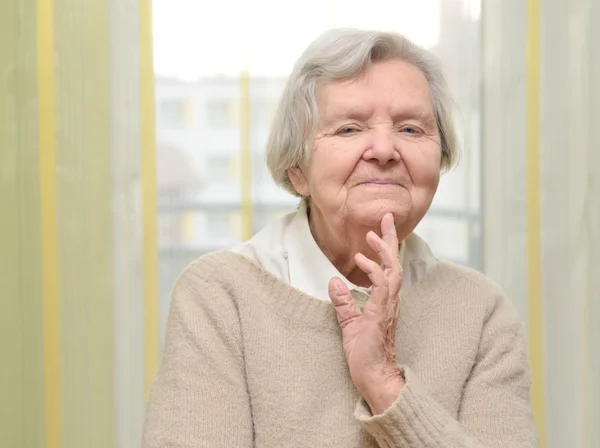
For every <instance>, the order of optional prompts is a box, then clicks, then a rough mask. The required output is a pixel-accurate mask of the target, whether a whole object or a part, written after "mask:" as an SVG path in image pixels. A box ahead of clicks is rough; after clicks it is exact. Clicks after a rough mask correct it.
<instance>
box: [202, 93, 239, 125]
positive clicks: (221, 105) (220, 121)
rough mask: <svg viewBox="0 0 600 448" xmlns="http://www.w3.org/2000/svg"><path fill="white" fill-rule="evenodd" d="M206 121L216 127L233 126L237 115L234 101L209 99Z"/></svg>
mask: <svg viewBox="0 0 600 448" xmlns="http://www.w3.org/2000/svg"><path fill="white" fill-rule="evenodd" d="M205 115H206V123H207V124H208V126H214V127H216V128H229V127H232V126H233V117H234V116H235V113H234V110H233V107H232V103H231V101H229V100H222V99H219V100H214V99H213V100H208V101H207V102H206V108H205Z"/></svg>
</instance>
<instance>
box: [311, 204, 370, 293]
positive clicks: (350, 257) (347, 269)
mask: <svg viewBox="0 0 600 448" xmlns="http://www.w3.org/2000/svg"><path fill="white" fill-rule="evenodd" d="M307 216H308V221H309V225H310V231H311V233H312V236H313V238H314V240H315V242H316V243H317V245H318V246H319V248H320V249H321V250H322V251H323V253H324V254H325V256H326V257H327V258H328V259H329V261H331V263H332V264H333V265H334V266H335V267H336V269H337V270H338V271H339V272H340V273H341V274H342V275H343V276H344V277H346V278H347V279H348V280H349V281H350V282H352V283H353V284H355V285H357V286H365V287H367V286H371V280H369V277H368V276H367V274H365V273H364V272H363V271H362V270H361V269H360V268H358V267H357V266H356V262H355V261H354V256H355V255H356V254H357V253H358V252H360V253H362V254H363V255H365V256H366V257H368V258H370V259H372V260H374V261H376V262H377V263H379V257H378V255H377V253H376V252H375V251H373V249H371V247H370V246H369V245H368V244H367V240H366V236H367V233H368V232H369V231H370V230H372V231H374V232H375V233H377V234H378V235H380V234H381V229H378V228H370V227H364V226H360V225H358V224H356V223H352V222H349V221H348V220H347V219H340V218H338V217H334V218H333V219H325V217H324V216H323V214H322V213H320V211H319V210H310V208H309V207H307Z"/></svg>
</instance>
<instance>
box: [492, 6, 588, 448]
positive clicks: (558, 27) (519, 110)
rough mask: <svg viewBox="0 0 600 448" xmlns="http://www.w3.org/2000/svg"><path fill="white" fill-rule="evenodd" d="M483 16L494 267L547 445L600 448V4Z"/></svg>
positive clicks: (495, 9)
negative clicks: (521, 327) (514, 316)
mask: <svg viewBox="0 0 600 448" xmlns="http://www.w3.org/2000/svg"><path fill="white" fill-rule="evenodd" d="M483 17H484V20H483V25H484V27H483V30H484V31H483V34H484V36H483V40H484V52H483V54H484V117H485V122H484V171H483V173H484V191H485V195H484V235H485V238H484V254H485V262H484V268H485V271H486V272H487V273H488V274H489V275H490V276H491V277H492V278H494V279H495V280H497V281H498V282H500V283H501V284H502V286H503V287H504V288H505V289H506V290H507V292H508V293H509V296H510V297H511V298H512V299H513V301H514V302H515V304H516V305H517V306H518V307H519V309H520V310H521V311H522V314H523V315H524V316H527V317H528V318H527V321H528V327H529V339H530V355H531V361H532V368H533V381H534V393H533V398H534V405H535V410H536V414H537V417H538V422H539V424H540V430H541V433H542V435H543V439H544V441H545V444H544V445H543V446H547V447H552V448H554V447H556V448H559V447H565V446H573V447H596V446H600V432H599V431H600V424H599V422H600V409H599V406H600V388H599V386H600V383H599V378H600V351H599V350H598V347H599V346H600V333H599V331H598V327H599V324H600V283H599V281H598V275H597V274H598V272H600V258H599V255H598V254H599V252H600V189H599V188H600V184H599V182H598V175H597V173H598V171H599V170H600V147H599V146H598V138H599V137H600V134H599V129H598V125H597V124H598V123H600V121H599V120H600V115H599V114H600V89H599V88H598V86H597V82H595V80H597V79H600V78H599V76H600V34H599V33H598V27H599V25H600V5H599V4H598V2H595V1H593V0H577V1H566V0H564V1H555V2H550V1H541V2H537V1H531V0H530V1H528V2H521V1H502V2H500V1H490V2H486V3H485V8H484V10H483ZM508 27H510V28H511V32H510V33H506V29H507V28H508Z"/></svg>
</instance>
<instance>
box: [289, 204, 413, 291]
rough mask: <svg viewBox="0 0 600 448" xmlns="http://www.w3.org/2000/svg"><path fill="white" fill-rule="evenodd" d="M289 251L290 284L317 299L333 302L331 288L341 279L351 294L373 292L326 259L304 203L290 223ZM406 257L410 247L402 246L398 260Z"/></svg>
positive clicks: (401, 260)
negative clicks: (310, 223)
mask: <svg viewBox="0 0 600 448" xmlns="http://www.w3.org/2000/svg"><path fill="white" fill-rule="evenodd" d="M284 239H285V241H284V246H285V247H286V249H287V259H288V267H289V276H290V285H291V286H293V287H294V288H296V289H299V290H301V291H304V292H306V293H308V294H310V295H312V296H314V297H317V298H320V299H324V300H329V292H328V285H329V280H330V279H331V278H332V277H338V278H340V279H341V280H342V281H343V282H344V283H345V284H346V286H348V289H350V291H365V290H366V291H369V290H370V288H361V287H359V286H356V285H354V284H353V283H352V282H350V281H349V280H348V279H347V278H346V277H345V276H343V275H342V274H341V273H340V272H339V271H338V270H337V268H336V267H335V266H334V265H333V263H331V261H329V259H328V258H327V257H326V256H325V254H324V253H323V251H322V250H321V248H320V247H319V246H318V245H317V243H316V241H315V239H314V238H313V236H312V232H311V231H310V226H309V223H308V217H307V214H306V206H305V205H304V203H303V204H302V205H301V206H300V207H299V209H298V212H297V213H296V215H295V216H294V218H293V219H292V221H291V222H290V224H289V226H288V229H287V232H286V233H285V236H284ZM405 256H406V244H404V243H402V244H401V246H400V251H399V254H398V258H399V260H400V263H401V264H403V260H404V258H405Z"/></svg>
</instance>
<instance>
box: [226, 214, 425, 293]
mask: <svg viewBox="0 0 600 448" xmlns="http://www.w3.org/2000/svg"><path fill="white" fill-rule="evenodd" d="M230 250H231V251H233V252H236V253H239V254H241V255H244V256H246V257H248V258H250V259H251V260H253V261H254V262H255V263H257V264H259V265H260V266H262V267H263V268H264V269H266V270H267V271H269V272H271V273H272V274H273V275H275V276H276V277H278V278H279V279H281V280H283V281H284V282H286V283H288V284H290V285H291V286H293V287H294V288H296V289H299V290H300V291H302V292H305V293H306V294H309V295H311V296H313V297H316V298H319V299H321V300H326V301H329V300H330V299H329V292H328V285H329V280H330V279H331V278H333V277H338V278H340V279H341V280H342V281H343V282H344V283H346V285H347V286H348V289H350V291H351V293H352V296H353V297H354V298H355V299H356V300H358V301H360V302H364V301H365V300H367V299H368V298H369V296H370V288H365V287H361V286H357V285H354V284H353V283H352V282H350V281H349V280H348V279H347V278H346V277H344V276H343V275H342V274H341V273H340V272H339V271H338V270H337V269H336V267H335V266H334V265H333V263H331V261H329V259H328V258H327V257H326V256H325V254H324V253H323V251H322V250H321V249H320V248H319V246H318V245H317V243H316V241H315V240H314V238H313V236H312V233H311V231H310V226H309V223H308V217H307V214H306V207H305V206H304V205H301V206H300V207H299V209H298V211H296V212H292V213H289V214H287V215H285V216H283V217H282V218H280V219H278V220H276V221H274V222H273V223H271V224H269V225H268V226H267V227H265V228H264V229H263V230H261V231H260V232H258V233H257V234H256V235H255V236H253V237H252V238H251V239H249V240H248V241H245V242H243V243H241V244H238V245H236V246H235V247H233V248H231V249H230ZM398 258H399V260H400V264H401V265H402V268H403V270H404V273H403V280H402V287H401V292H402V291H406V290H407V289H408V288H409V287H410V285H411V284H413V283H414V282H416V281H417V280H418V279H419V278H420V277H421V276H422V275H423V274H424V273H425V271H426V270H427V268H428V267H429V266H431V265H432V264H433V263H435V262H436V259H435V257H434V256H433V254H432V253H431V251H430V250H429V247H427V245H426V244H425V242H424V241H423V240H421V239H420V238H419V237H418V236H417V235H415V234H411V235H409V236H408V237H407V238H406V239H405V240H404V241H403V242H402V243H401V246H400V251H399V254H398Z"/></svg>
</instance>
